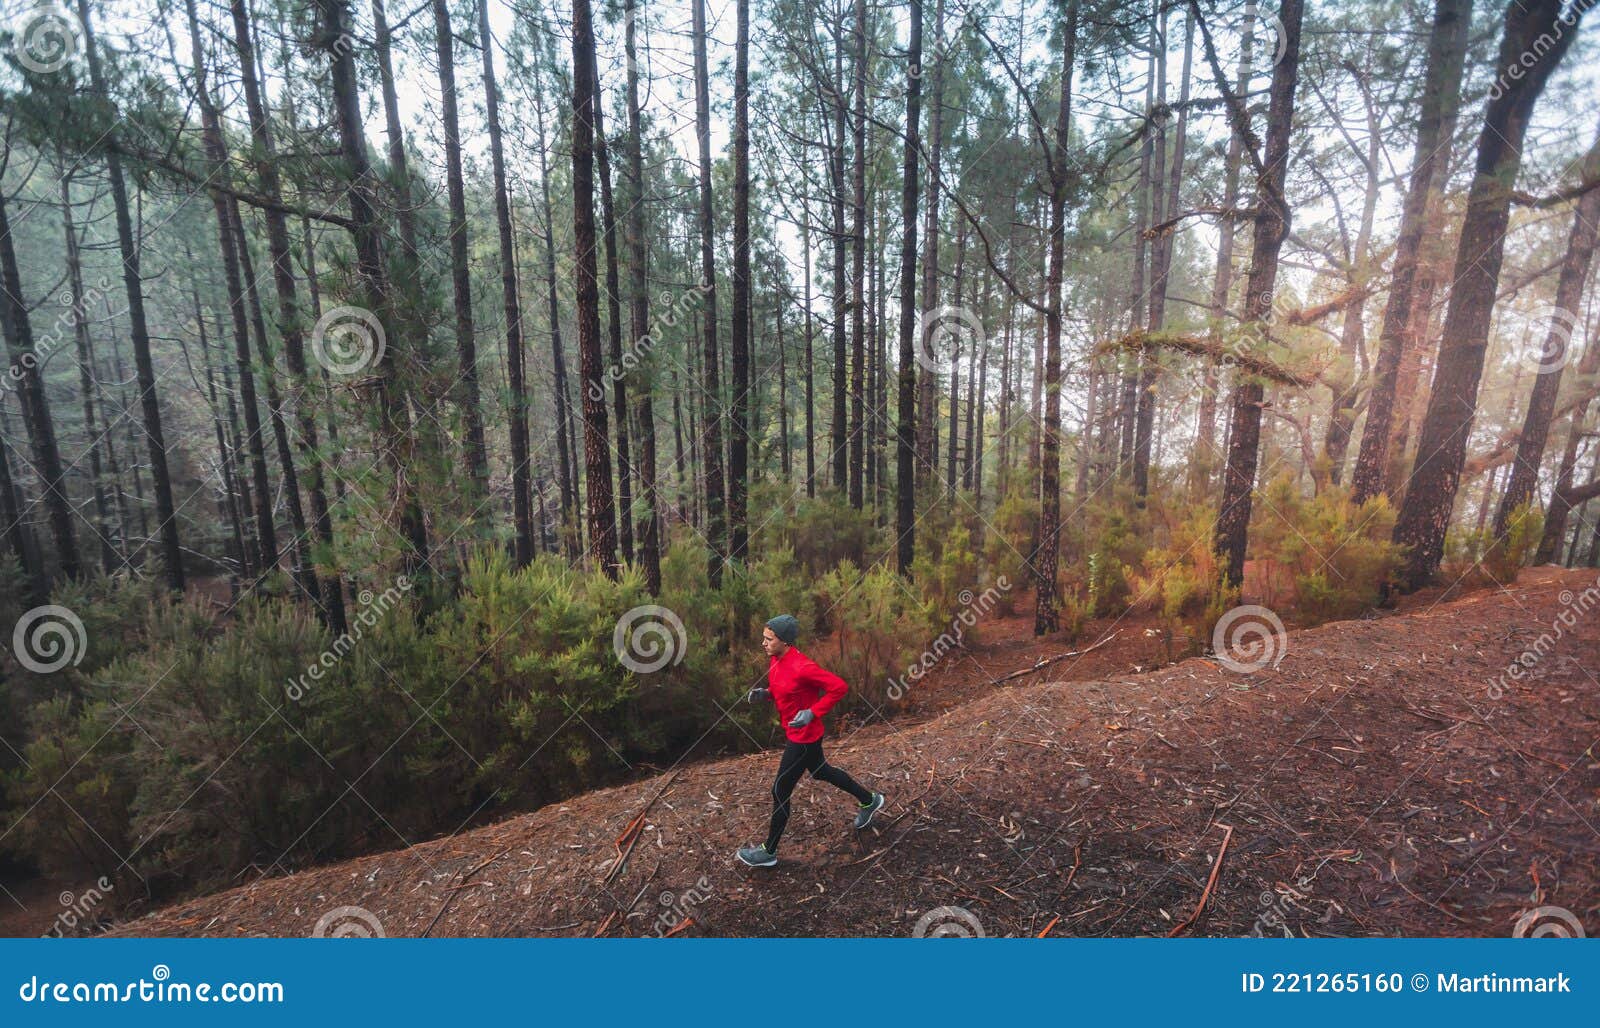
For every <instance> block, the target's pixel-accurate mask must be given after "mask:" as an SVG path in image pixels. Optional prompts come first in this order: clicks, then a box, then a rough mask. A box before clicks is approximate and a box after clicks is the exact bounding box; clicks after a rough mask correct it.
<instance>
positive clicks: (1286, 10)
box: [1216, 0, 1303, 587]
mask: <svg viewBox="0 0 1600 1028" xmlns="http://www.w3.org/2000/svg"><path fill="white" fill-rule="evenodd" d="M1302 5H1303V0H1283V3H1282V5H1281V6H1280V7H1279V10H1278V20H1279V22H1280V23H1281V25H1282V28H1283V37H1282V46H1283V58H1282V60H1280V61H1279V62H1278V63H1277V65H1276V66H1275V67H1274V68H1273V69H1272V86H1271V89H1270V91H1269V96H1270V100H1269V103H1268V108H1267V134H1266V140H1265V144H1264V151H1263V154H1262V166H1263V167H1264V169H1265V171H1264V172H1262V173H1258V174H1257V176H1256V216H1255V231H1254V238H1253V240H1252V243H1251V252H1250V275H1249V278H1248V279H1247V281H1246V285H1245V288H1246V290H1247V292H1246V296H1245V309H1244V323H1245V328H1246V329H1247V330H1250V331H1252V332H1254V333H1258V336H1257V337H1258V338H1259V333H1261V331H1262V326H1263V325H1264V324H1265V322H1266V319H1267V317H1268V316H1269V315H1270V313H1271V310H1272V292H1273V288H1274V286H1275V285H1276V283H1277V278H1278V251H1279V249H1280V248H1281V247H1282V246H1283V241H1284V239H1285V238H1286V237H1287V236H1288V234H1289V217H1290V212H1289V202H1288V199H1287V198H1286V197H1285V196H1284V193H1283V182H1284V174H1285V171H1286V170H1287V169H1286V166H1287V164H1288V160H1289V130H1290V127H1291V123H1292V121H1293V119H1294V90H1295V85H1296V83H1297V82H1298V81H1299V78H1300V19H1301V15H1302V14H1303V6H1302ZM1262 399H1263V389H1262V384H1261V380H1260V379H1241V380H1240V382H1239V385H1238V387H1237V388H1236V389H1235V390H1234V394H1233V411H1232V415H1231V417H1230V419H1229V429H1228V463H1227V468H1226V470H1225V471H1224V475H1223V486H1222V505H1221V508H1220V510H1219V513H1218V515H1217V525H1216V552H1217V558H1218V563H1219V564H1221V566H1222V570H1223V575H1224V579H1225V581H1226V584H1227V585H1228V586H1230V587H1237V586H1238V585H1239V584H1240V583H1242V582H1243V581H1244V555H1245V546H1246V544H1247V542H1248V539H1249V532H1250V505H1251V494H1252V491H1253V490H1254V488H1255V479H1256V462H1257V460H1258V458H1259V456H1260V454H1259V444H1260V441H1261V405H1262Z"/></svg>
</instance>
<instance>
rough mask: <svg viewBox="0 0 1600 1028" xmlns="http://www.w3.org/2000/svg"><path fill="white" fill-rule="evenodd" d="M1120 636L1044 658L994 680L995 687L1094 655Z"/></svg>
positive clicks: (1115, 634)
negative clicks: (1064, 662)
mask: <svg viewBox="0 0 1600 1028" xmlns="http://www.w3.org/2000/svg"><path fill="white" fill-rule="evenodd" d="M1118 634H1119V633H1118V632H1112V633H1111V634H1110V635H1108V636H1106V637H1105V638H1104V639H1101V640H1100V641H1099V642H1097V643H1095V644H1094V645H1093V646H1090V647H1089V648H1087V649H1083V650H1073V651H1072V652H1071V653H1058V654H1056V655H1055V656H1054V657H1043V658H1041V659H1040V660H1038V661H1037V662H1036V663H1034V664H1033V666H1032V667H1025V668H1023V669H1022V670H1021V671H1013V672H1011V673H1010V674H1009V675H1005V676H1004V677H1001V678H996V679H995V680H994V684H995V685H999V684H1000V683H1001V682H1009V681H1011V680H1012V679H1013V678H1021V677H1022V676H1024V675H1031V674H1033V673H1034V672H1035V671H1038V670H1040V669H1042V668H1047V667H1049V666H1050V665H1051V664H1055V663H1057V662H1059V661H1063V660H1070V659H1071V658H1073V657H1081V656H1083V655H1084V654H1086V653H1093V652H1094V651H1095V650H1098V649H1099V648H1100V647H1102V646H1104V645H1106V644H1107V643H1109V642H1111V640H1113V639H1115V638H1116V637H1117V635H1118Z"/></svg>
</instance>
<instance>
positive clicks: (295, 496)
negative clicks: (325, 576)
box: [228, 197, 327, 617]
mask: <svg viewBox="0 0 1600 1028" xmlns="http://www.w3.org/2000/svg"><path fill="white" fill-rule="evenodd" d="M228 217H229V218H231V219H232V220H233V237H234V239H236V240H237V241H238V246H239V271H240V273H241V274H242V275H243V276H244V285H245V301H246V302H247V303H248V304H249V306H250V327H251V330H252V332H253V333H254V335H255V341H256V360H257V361H259V362H260V365H261V378H262V381H263V382H264V383H265V384H266V388H267V420H268V421H270V422H271V423H272V438H273V442H274V443H275V444H276V446H277V451H278V466H279V467H281V468H282V469H283V498H284V503H285V505H286V506H287V507H288V508H289V527H290V529H291V530H292V532H293V538H292V539H291V540H290V542H289V547H290V548H292V550H293V553H294V566H293V572H292V573H293V575H294V581H295V584H296V585H297V586H298V587H299V589H300V591H301V592H302V593H303V594H304V595H305V597H306V599H307V600H308V601H309V602H311V603H313V604H316V605H317V606H318V608H319V613H323V616H324V617H326V616H327V615H326V613H325V612H324V611H323V610H322V607H321V604H322V590H321V588H320V586H319V585H318V583H317V580H316V578H315V576H314V575H313V574H312V569H311V533H310V530H309V529H308V528H307V527H306V514H305V508H304V507H303V506H302V504H301V503H300V480H299V476H298V475H296V474H295V467H294V455H293V454H292V453H291V452H290V450H289V432H288V429H287V427H286V426H285V425H284V423H283V397H282V396H280V395H279V394H278V380H277V374H278V372H277V364H276V362H275V361H274V359H273V356H272V350H271V348H270V346H269V341H268V339H267V322H266V317H265V316H264V315H263V314H262V310H261V295H260V293H259V292H258V291H257V289H256V273H255V268H254V265H253V263H252V261H251V259H250V245H249V240H248V238H247V237H246V235H245V231H244V219H243V218H242V217H241V216H240V213H239V201H238V200H237V199H235V198H234V197H229V198H228Z"/></svg>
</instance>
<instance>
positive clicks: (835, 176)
mask: <svg viewBox="0 0 1600 1028" xmlns="http://www.w3.org/2000/svg"><path fill="white" fill-rule="evenodd" d="M835 4H836V7H835V14H834V22H833V39H834V48H833V83H832V86H833V151H832V153H831V154H830V156H831V157H832V167H831V172H832V174H831V178H832V185H833V432H832V449H831V453H832V456H833V487H834V488H835V489H840V490H844V491H845V492H846V493H848V492H849V486H850V442H849V434H848V428H847V425H846V407H845V403H846V398H847V397H848V395H849V388H850V387H849V382H848V373H849V368H850V363H849V357H848V353H849V350H848V345H849V344H848V342H847V341H846V339H845V325H844V319H845V309H846V304H847V303H848V301H847V300H846V299H845V288H846V278H845V250H846V249H847V248H848V245H849V237H848V236H846V235H845V227H844V208H845V199H844V189H845V186H844V149H845V146H844V133H845V109H844V108H845V94H844V46H845V44H844V4H843V2H842V0H835Z"/></svg>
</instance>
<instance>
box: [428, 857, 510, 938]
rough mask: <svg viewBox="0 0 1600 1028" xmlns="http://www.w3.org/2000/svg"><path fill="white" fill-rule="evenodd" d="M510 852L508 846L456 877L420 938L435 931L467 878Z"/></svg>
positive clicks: (459, 893)
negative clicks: (435, 927)
mask: <svg viewBox="0 0 1600 1028" xmlns="http://www.w3.org/2000/svg"><path fill="white" fill-rule="evenodd" d="M510 852H511V847H510V846H507V847H506V848H505V849H503V850H501V851H500V852H499V853H496V854H495V855H494V856H492V857H490V858H489V859H488V860H485V861H484V862H483V863H481V864H479V865H478V866H477V867H475V868H473V869H472V870H471V871H468V872H467V873H466V874H464V875H462V876H461V877H460V878H458V879H456V883H455V885H453V886H452V887H451V888H450V890H449V892H450V895H448V896H446V897H445V898H444V902H443V903H441V904H439V912H438V913H436V914H434V915H433V920H432V921H429V922H428V927H426V928H424V929H423V930H422V934H421V935H420V936H418V938H423V939H426V938H427V937H428V933H429V932H431V931H433V928H434V925H437V924H438V923H439V919H440V918H441V917H443V916H444V912H445V911H446V910H449V909H450V904H452V903H454V902H455V901H456V897H457V896H459V895H461V890H462V889H463V888H464V887H465V886H466V883H467V880H468V879H469V878H471V877H472V876H473V875H475V874H477V873H478V872H479V871H482V870H483V869H484V868H486V867H488V866H489V865H490V864H492V863H494V862H495V861H497V860H499V859H500V858H501V857H503V856H505V855H506V854H507V853H510Z"/></svg>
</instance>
